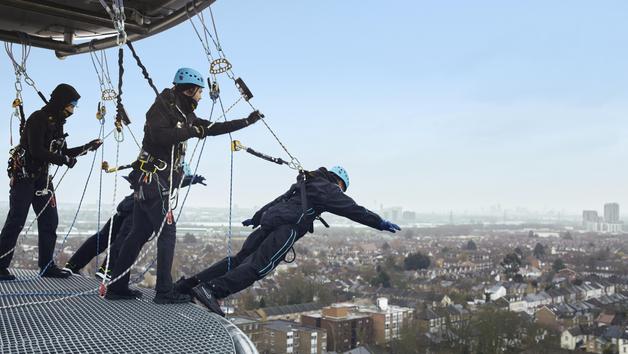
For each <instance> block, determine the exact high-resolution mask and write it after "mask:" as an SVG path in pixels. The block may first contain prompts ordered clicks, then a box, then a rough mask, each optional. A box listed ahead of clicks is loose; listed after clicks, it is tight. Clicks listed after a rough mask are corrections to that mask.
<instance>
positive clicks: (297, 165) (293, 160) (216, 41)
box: [186, 7, 303, 171]
mask: <svg viewBox="0 0 628 354" xmlns="http://www.w3.org/2000/svg"><path fill="white" fill-rule="evenodd" d="M186 10H187V8H186ZM195 12H196V16H197V17H198V18H199V22H200V23H201V25H202V27H203V31H204V33H205V35H206V36H209V38H211V39H212V42H213V43H214V46H215V47H216V50H217V51H218V53H219V55H220V57H221V58H226V55H225V52H224V50H223V48H222V45H221V44H220V38H219V35H218V29H217V26H216V20H215V18H214V13H213V12H212V9H211V7H209V14H210V17H211V21H212V28H213V31H214V35H212V33H211V32H210V31H209V29H208V28H207V25H206V24H205V18H204V17H203V14H202V12H201V13H200V14H199V13H198V12H197V11H195ZM188 18H189V16H188ZM190 22H191V23H192V26H193V27H194V29H195V31H197V30H196V26H195V25H194V22H193V21H192V20H191V19H190ZM197 37H198V38H199V41H201V43H202V45H203V47H206V46H207V44H206V43H204V42H203V39H202V38H201V36H200V35H199V34H198V33H197ZM210 59H211V57H208V60H210ZM210 64H211V61H210ZM227 76H228V77H229V78H230V79H231V80H233V82H234V83H235V82H236V80H237V79H236V77H235V75H234V73H233V71H232V70H231V69H229V70H227ZM242 97H243V96H242ZM246 101H247V103H248V104H249V106H250V107H251V109H253V110H257V108H256V107H255V106H253V104H252V103H251V102H250V101H248V100H246ZM236 103H237V102H236ZM261 121H262V123H264V126H265V127H266V129H267V130H268V131H269V132H270V134H271V135H272V136H273V137H274V138H275V140H276V141H277V143H279V145H280V146H281V148H282V149H283V151H285V152H286V154H287V155H288V156H289V157H290V160H291V161H290V163H291V165H292V166H295V169H298V170H299V171H302V170H303V167H302V165H301V162H300V161H299V159H298V158H296V157H295V156H294V155H292V154H291V153H290V151H289V150H288V148H287V147H286V145H285V144H284V143H283V142H282V141H281V139H279V136H278V135H277V134H276V133H275V131H274V130H273V129H272V128H271V127H270V125H269V124H268V123H267V122H266V119H264V118H262V119H261Z"/></svg>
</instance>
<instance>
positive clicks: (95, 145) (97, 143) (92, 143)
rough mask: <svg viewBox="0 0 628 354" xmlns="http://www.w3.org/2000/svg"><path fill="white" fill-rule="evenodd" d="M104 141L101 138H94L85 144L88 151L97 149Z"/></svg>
mask: <svg viewBox="0 0 628 354" xmlns="http://www.w3.org/2000/svg"><path fill="white" fill-rule="evenodd" d="M102 143H103V141H102V140H100V139H94V140H92V141H90V142H89V143H87V144H85V150H87V151H96V150H98V148H99V147H100V145H102Z"/></svg>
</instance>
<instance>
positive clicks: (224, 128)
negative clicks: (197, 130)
mask: <svg viewBox="0 0 628 354" xmlns="http://www.w3.org/2000/svg"><path fill="white" fill-rule="evenodd" d="M199 121H204V122H207V123H208V124H207V125H205V126H204V128H205V135H207V136H216V135H222V134H227V133H233V132H235V131H237V130H240V129H242V128H246V127H247V126H248V125H249V120H248V119H247V118H243V119H234V120H229V121H226V122H213V123H212V122H208V121H206V120H202V119H199Z"/></svg>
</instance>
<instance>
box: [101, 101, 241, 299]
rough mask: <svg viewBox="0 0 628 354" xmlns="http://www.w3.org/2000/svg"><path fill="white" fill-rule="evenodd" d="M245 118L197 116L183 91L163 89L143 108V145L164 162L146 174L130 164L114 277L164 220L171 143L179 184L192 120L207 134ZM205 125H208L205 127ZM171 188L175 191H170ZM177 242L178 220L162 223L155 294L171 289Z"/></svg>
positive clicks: (124, 284)
mask: <svg viewBox="0 0 628 354" xmlns="http://www.w3.org/2000/svg"><path fill="white" fill-rule="evenodd" d="M249 124H250V123H249V120H248V119H237V120H232V121H228V122H221V123H218V122H215V123H213V124H211V123H210V122H209V121H207V120H203V119H200V118H198V117H196V115H195V114H194V112H193V109H192V108H186V104H185V102H184V101H183V98H182V97H181V94H179V93H176V92H175V91H173V90H171V89H165V90H164V91H162V93H161V94H160V96H159V97H158V98H157V99H156V100H155V103H153V105H152V106H151V108H150V109H149V110H148V113H146V124H145V125H144V140H143V141H142V150H143V151H144V152H146V153H148V154H150V156H152V157H153V158H155V159H159V160H161V161H163V162H165V163H166V164H167V167H166V168H165V169H164V170H163V171H158V172H156V173H154V174H152V176H151V177H150V178H149V179H147V178H146V177H147V176H146V174H145V173H143V172H142V171H141V170H140V169H139V168H138V167H134V170H133V172H132V173H131V174H130V176H129V177H130V180H131V185H132V188H133V189H134V190H135V193H134V197H135V200H134V207H133V215H132V218H133V221H132V224H133V226H132V228H131V231H130V233H129V236H128V237H127V238H126V239H125V240H124V242H123V243H122V246H121V248H120V252H119V254H118V259H117V260H116V264H115V266H114V268H113V274H112V275H111V276H112V279H115V278H117V277H118V276H119V275H121V274H122V273H123V272H125V270H127V269H128V268H129V267H131V265H132V264H133V263H134V262H135V260H136V259H137V257H138V255H139V253H140V251H141V249H142V246H143V245H144V244H145V243H146V242H147V241H148V240H149V238H150V237H151V235H152V234H153V233H154V232H157V231H159V228H160V227H161V225H162V221H163V220H164V218H165V217H166V213H167V211H168V209H169V206H168V201H169V195H168V193H169V186H170V168H171V166H170V162H171V152H172V149H173V148H174V152H175V157H174V160H175V164H174V171H173V180H172V185H173V188H176V187H178V186H179V181H180V178H181V176H182V168H181V162H182V161H183V158H184V156H183V155H184V151H183V148H182V146H183V145H182V144H183V142H185V141H186V140H188V139H190V138H192V137H195V136H197V133H196V132H195V130H194V128H193V125H201V126H203V127H204V128H205V129H206V130H205V135H220V134H226V133H230V132H234V131H236V130H239V129H242V128H244V127H246V126H248V125H249ZM207 127H210V128H209V129H207ZM173 192H174V191H173ZM175 242H176V224H175V222H174V221H172V223H163V229H162V231H161V234H160V235H159V238H158V239H157V284H156V286H155V290H156V292H157V293H158V294H166V293H170V292H171V291H172V290H173V284H172V275H171V268H172V262H173V257H174V248H175ZM129 273H130V272H128V273H127V274H126V275H125V276H124V277H122V278H121V279H120V280H118V281H117V282H115V283H113V284H111V285H110V286H109V290H112V291H113V292H114V293H124V292H126V291H127V290H126V289H128V283H129V276H130V274H129Z"/></svg>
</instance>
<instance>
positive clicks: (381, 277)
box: [371, 269, 390, 288]
mask: <svg viewBox="0 0 628 354" xmlns="http://www.w3.org/2000/svg"><path fill="white" fill-rule="evenodd" d="M371 285H373V286H380V285H381V286H382V287H383V288H390V275H388V273H386V271H385V270H381V269H380V271H379V272H377V275H376V276H375V277H374V278H373V279H371Z"/></svg>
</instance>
